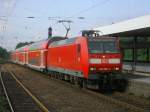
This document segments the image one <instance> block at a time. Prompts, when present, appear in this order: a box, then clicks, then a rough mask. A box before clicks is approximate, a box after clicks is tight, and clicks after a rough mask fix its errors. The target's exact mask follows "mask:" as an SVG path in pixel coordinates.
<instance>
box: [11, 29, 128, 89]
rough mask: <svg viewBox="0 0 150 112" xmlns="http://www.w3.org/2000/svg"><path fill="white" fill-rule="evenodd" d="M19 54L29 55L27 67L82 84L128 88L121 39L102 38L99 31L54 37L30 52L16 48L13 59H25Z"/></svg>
mask: <svg viewBox="0 0 150 112" xmlns="http://www.w3.org/2000/svg"><path fill="white" fill-rule="evenodd" d="M27 48H28V50H27ZM19 53H20V54H21V53H22V54H23V56H25V57H23V59H24V60H25V62H24V61H23V63H25V64H26V65H27V66H29V67H31V68H34V69H37V70H40V71H45V72H47V73H50V74H51V76H52V77H57V78H60V79H63V80H67V81H70V82H72V83H75V84H77V85H80V86H82V87H88V88H92V89H100V88H103V89H107V88H109V89H110V88H111V89H113V88H114V89H120V90H124V89H125V87H126V84H127V83H126V80H125V79H124V78H123V77H122V76H121V74H120V72H121V70H122V61H121V54H120V50H119V42H118V40H117V38H115V37H102V36H99V35H98V34H97V33H95V31H84V32H83V35H82V36H80V37H75V38H69V39H66V38H63V37H54V38H50V39H47V40H44V41H40V42H37V43H33V44H31V45H29V46H28V47H26V51H21V52H19V50H17V51H15V52H14V53H13V54H12V60H14V59H17V58H19V57H20V58H21V55H20V56H19V55H17V54H19ZM21 59H22V58H21Z"/></svg>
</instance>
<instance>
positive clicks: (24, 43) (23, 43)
mask: <svg viewBox="0 0 150 112" xmlns="http://www.w3.org/2000/svg"><path fill="white" fill-rule="evenodd" d="M32 43H34V42H20V43H18V44H17V45H16V48H15V49H17V48H20V47H23V46H25V45H29V44H32Z"/></svg>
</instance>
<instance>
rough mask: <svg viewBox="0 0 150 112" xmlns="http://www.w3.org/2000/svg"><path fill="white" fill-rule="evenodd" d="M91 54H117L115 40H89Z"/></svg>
mask: <svg viewBox="0 0 150 112" xmlns="http://www.w3.org/2000/svg"><path fill="white" fill-rule="evenodd" d="M88 46H89V52H90V53H117V52H118V48H117V44H116V41H115V40H114V39H110V40H109V39H95V40H94V39H89V42H88Z"/></svg>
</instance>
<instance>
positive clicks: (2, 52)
mask: <svg viewBox="0 0 150 112" xmlns="http://www.w3.org/2000/svg"><path fill="white" fill-rule="evenodd" d="M0 58H1V59H8V58H9V53H8V52H7V50H6V49H4V48H3V47H1V46H0Z"/></svg>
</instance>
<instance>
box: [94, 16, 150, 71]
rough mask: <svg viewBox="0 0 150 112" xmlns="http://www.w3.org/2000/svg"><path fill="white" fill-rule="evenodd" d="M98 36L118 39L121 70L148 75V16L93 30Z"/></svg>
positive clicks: (149, 61)
mask: <svg viewBox="0 0 150 112" xmlns="http://www.w3.org/2000/svg"><path fill="white" fill-rule="evenodd" d="M94 30H99V31H100V35H109V36H116V37H119V40H120V47H121V52H122V54H123V69H124V70H126V71H128V72H134V73H140V74H142V73H144V74H150V15H146V16H142V17H137V18H134V19H130V20H126V21H122V22H118V23H114V24H111V25H107V26H102V27H98V28H95V29H94Z"/></svg>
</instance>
